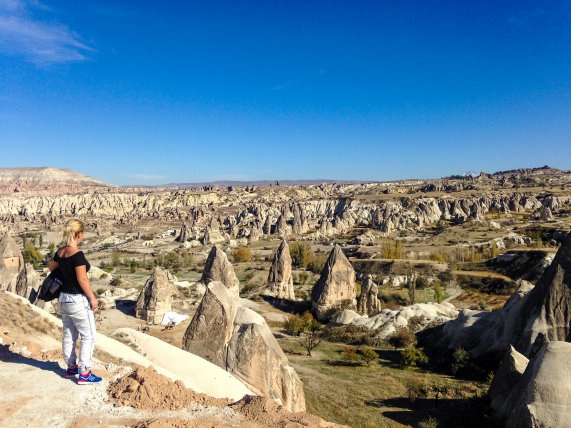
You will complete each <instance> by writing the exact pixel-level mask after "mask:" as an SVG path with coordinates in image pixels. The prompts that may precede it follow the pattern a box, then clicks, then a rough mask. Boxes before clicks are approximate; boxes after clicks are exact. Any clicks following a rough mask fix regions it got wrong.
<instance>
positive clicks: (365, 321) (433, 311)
mask: <svg viewBox="0 0 571 428" xmlns="http://www.w3.org/2000/svg"><path fill="white" fill-rule="evenodd" d="M457 316H458V309H456V307H455V306H454V305H453V304H452V303H448V302H442V303H416V304H414V305H410V306H402V307H400V308H399V309H396V310H390V309H387V308H385V309H383V310H381V311H380V312H379V313H378V314H376V315H372V316H370V317H369V316H362V315H359V314H358V313H357V312H355V311H352V310H350V309H345V310H344V311H343V312H341V313H339V314H338V315H337V316H335V317H334V318H333V319H332V320H331V321H333V323H335V324H340V325H347V324H352V325H356V326H359V327H367V328H368V329H370V330H373V331H374V332H375V337H378V338H380V339H385V338H387V337H389V336H390V335H392V334H393V333H395V332H396V331H397V330H398V329H399V328H403V327H408V324H409V321H411V320H412V319H414V320H415V327H414V328H415V329H417V330H418V331H420V330H423V329H424V328H426V327H428V326H433V325H435V324H442V323H445V322H447V321H450V320H453V319H455V318H456V317H457Z"/></svg>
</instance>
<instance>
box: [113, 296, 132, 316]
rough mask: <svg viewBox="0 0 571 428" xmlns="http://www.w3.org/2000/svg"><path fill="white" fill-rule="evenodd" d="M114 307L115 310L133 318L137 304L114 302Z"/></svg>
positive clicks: (129, 301)
mask: <svg viewBox="0 0 571 428" xmlns="http://www.w3.org/2000/svg"><path fill="white" fill-rule="evenodd" d="M115 307H116V308H117V310H119V311H121V312H123V313H124V314H125V315H129V316H132V317H134V316H135V309H136V307H137V302H135V301H134V300H120V299H118V300H115Z"/></svg>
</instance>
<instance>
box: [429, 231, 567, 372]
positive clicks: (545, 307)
mask: <svg viewBox="0 0 571 428" xmlns="http://www.w3.org/2000/svg"><path fill="white" fill-rule="evenodd" d="M438 336H439V337H438V338H437V340H436V341H435V342H436V344H437V345H438V346H447V347H448V348H449V349H455V348H457V347H462V348H464V349H466V350H468V351H469V352H470V355H471V357H472V358H478V357H483V356H485V357H487V358H486V359H487V360H489V361H492V360H494V359H497V358H498V357H501V356H503V355H504V354H505V353H506V352H507V350H508V349H509V347H510V345H512V346H513V347H514V348H515V349H516V350H517V351H518V352H519V353H521V354H523V355H525V356H527V357H529V356H530V354H531V351H532V348H533V345H534V343H535V341H536V340H537V338H538V337H540V336H543V337H544V338H545V340H546V341H570V340H571V235H570V236H568V237H567V238H566V239H565V241H564V242H563V244H562V245H561V247H560V248H559V251H558V252H557V254H556V255H555V258H554V259H553V262H552V263H551V265H550V266H549V267H548V268H547V269H546V270H545V272H544V274H543V275H542V277H541V278H540V279H539V281H538V282H537V285H536V286H533V285H532V284H530V283H529V282H527V281H521V282H520V286H519V287H518V289H517V290H516V292H515V293H514V294H513V295H512V297H510V299H509V300H508V301H507V302H506V304H505V305H504V307H503V308H502V309H501V310H500V311H495V312H480V311H471V310H468V309H465V310H462V311H460V314H459V315H458V318H457V319H456V320H454V321H450V322H448V323H446V324H445V325H444V326H443V329H442V332H440V333H439V334H438Z"/></svg>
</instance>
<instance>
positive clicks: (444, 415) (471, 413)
mask: <svg viewBox="0 0 571 428" xmlns="http://www.w3.org/2000/svg"><path fill="white" fill-rule="evenodd" d="M365 404H366V405H367V406H372V407H379V408H381V409H383V410H381V413H382V415H383V416H384V417H386V418H389V419H392V420H393V421H395V422H398V423H399V424H402V425H410V426H413V427H416V426H418V424H419V423H420V422H422V421H425V420H427V419H428V418H429V417H432V418H434V419H436V421H438V427H439V428H458V427H465V428H480V427H490V428H494V427H498V426H497V425H494V423H493V422H492V421H491V420H490V418H489V417H488V415H487V411H488V406H487V402H486V400H485V399H483V398H458V399H448V398H440V399H438V400H437V399H433V398H430V399H429V398H421V399H417V400H415V401H414V402H412V401H411V400H409V399H408V398H402V397H399V398H390V399H386V400H380V399H379V400H368V401H365ZM387 408H394V409H395V410H386V409H387ZM397 409H398V410H397ZM403 409H404V410H403Z"/></svg>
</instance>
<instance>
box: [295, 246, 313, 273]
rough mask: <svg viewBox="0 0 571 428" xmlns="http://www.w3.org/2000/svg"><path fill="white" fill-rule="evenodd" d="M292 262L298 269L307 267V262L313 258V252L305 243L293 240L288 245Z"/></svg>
mask: <svg viewBox="0 0 571 428" xmlns="http://www.w3.org/2000/svg"><path fill="white" fill-rule="evenodd" d="M289 253H290V255H291V261H292V264H293V265H294V266H295V267H296V268H298V269H300V268H304V269H305V268H307V266H308V265H309V263H310V262H311V261H312V260H313V259H314V258H315V252H314V251H313V250H312V249H311V247H310V246H309V245H307V244H304V243H300V242H294V243H292V244H291V245H290V246H289Z"/></svg>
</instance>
